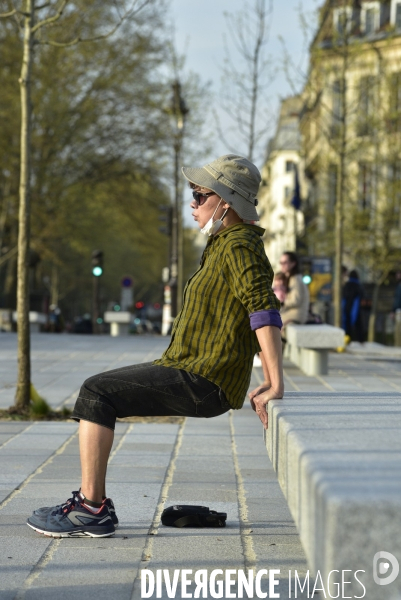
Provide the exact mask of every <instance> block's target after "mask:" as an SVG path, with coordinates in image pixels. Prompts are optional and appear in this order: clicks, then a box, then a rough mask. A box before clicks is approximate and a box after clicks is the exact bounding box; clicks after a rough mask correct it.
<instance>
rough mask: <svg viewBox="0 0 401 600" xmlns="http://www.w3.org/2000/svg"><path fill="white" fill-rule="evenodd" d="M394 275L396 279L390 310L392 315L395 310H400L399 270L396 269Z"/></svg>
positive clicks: (400, 277)
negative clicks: (391, 308)
mask: <svg viewBox="0 0 401 600" xmlns="http://www.w3.org/2000/svg"><path fill="white" fill-rule="evenodd" d="M395 277H396V281H397V286H396V288H395V294H394V302H393V310H392V313H393V315H395V313H396V312H397V310H401V270H398V271H397V272H396V275H395Z"/></svg>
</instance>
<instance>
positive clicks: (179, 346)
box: [154, 223, 280, 409]
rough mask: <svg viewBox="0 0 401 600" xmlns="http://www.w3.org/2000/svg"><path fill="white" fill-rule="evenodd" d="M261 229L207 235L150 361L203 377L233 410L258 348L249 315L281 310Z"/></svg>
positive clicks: (242, 393) (245, 387) (244, 389)
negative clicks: (158, 352) (162, 344)
mask: <svg viewBox="0 0 401 600" xmlns="http://www.w3.org/2000/svg"><path fill="white" fill-rule="evenodd" d="M263 233H264V230H263V229H261V228H260V227H257V226H255V225H245V224H244V223H239V224H236V225H233V226H231V227H228V228H227V229H224V230H223V232H222V233H220V234H219V235H217V236H214V237H213V236H212V237H210V238H209V240H208V243H207V245H206V248H205V250H204V252H203V256H202V260H201V263H200V267H199V268H198V270H197V271H196V272H195V273H194V275H193V276H192V277H191V278H190V279H189V281H188V283H187V285H186V287H185V290H184V300H183V307H182V310H181V312H180V313H179V315H178V316H177V318H176V319H175V322H174V327H173V331H172V334H171V342H170V345H169V347H168V348H167V350H166V351H165V352H164V354H163V356H162V357H161V358H160V359H159V360H156V361H154V362H155V364H159V365H164V366H166V367H173V368H177V369H184V370H185V371H189V372H191V373H195V374H198V375H202V376H203V377H206V379H208V380H209V381H212V382H213V383H215V384H217V385H218V386H220V387H221V388H222V390H223V391H224V393H225V395H226V398H227V400H228V402H229V403H230V405H231V406H232V407H233V408H235V409H239V408H241V407H242V405H243V403H244V400H245V395H246V392H247V390H248V387H249V382H250V378H251V371H252V364H253V357H254V355H255V353H256V352H258V351H259V350H260V348H259V344H258V341H257V337H256V334H255V332H254V331H252V330H251V326H250V321H249V315H250V314H251V313H255V312H257V311H261V310H271V309H277V310H279V309H280V302H279V301H278V300H277V298H276V296H275V294H274V292H273V290H272V287H271V286H272V281H273V270H272V268H271V266H270V263H269V261H268V259H267V256H266V253H265V250H264V246H263V242H262V239H261V236H262V235H263Z"/></svg>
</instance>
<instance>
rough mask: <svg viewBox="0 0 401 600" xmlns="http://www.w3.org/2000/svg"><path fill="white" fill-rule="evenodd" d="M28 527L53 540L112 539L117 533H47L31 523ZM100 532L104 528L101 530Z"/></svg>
mask: <svg viewBox="0 0 401 600" xmlns="http://www.w3.org/2000/svg"><path fill="white" fill-rule="evenodd" d="M27 525H28V527H30V528H31V529H33V530H34V531H36V532H37V533H41V534H42V535H45V536H46V537H53V538H71V537H93V538H103V537H111V536H113V535H114V534H115V531H111V532H109V533H96V532H95V531H79V530H78V531H63V532H56V531H45V530H44V529H39V528H38V527H34V526H33V525H31V524H30V523H27ZM99 529H100V530H101V529H102V528H99Z"/></svg>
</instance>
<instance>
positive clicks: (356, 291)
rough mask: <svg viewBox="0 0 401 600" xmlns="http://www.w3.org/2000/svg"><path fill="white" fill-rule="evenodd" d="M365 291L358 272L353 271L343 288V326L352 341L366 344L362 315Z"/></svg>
mask: <svg viewBox="0 0 401 600" xmlns="http://www.w3.org/2000/svg"><path fill="white" fill-rule="evenodd" d="M362 298H363V290H362V286H361V284H360V281H359V275H358V272H357V271H356V270H355V269H353V270H352V271H350V273H349V279H348V281H347V282H346V283H345V284H344V287H343V298H342V325H343V329H344V330H345V334H346V335H347V336H349V337H350V338H351V340H352V341H356V342H360V343H363V342H364V331H363V325H362V315H361V300H362Z"/></svg>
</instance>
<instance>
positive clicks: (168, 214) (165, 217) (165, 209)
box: [159, 204, 173, 235]
mask: <svg viewBox="0 0 401 600" xmlns="http://www.w3.org/2000/svg"><path fill="white" fill-rule="evenodd" d="M159 210H160V211H161V212H162V213H163V214H162V215H160V217H159V221H163V222H164V223H165V225H163V226H162V227H159V231H160V232H161V233H165V234H166V235H171V225H172V219H173V207H172V206H169V205H168V204H162V205H160V206H159Z"/></svg>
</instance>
